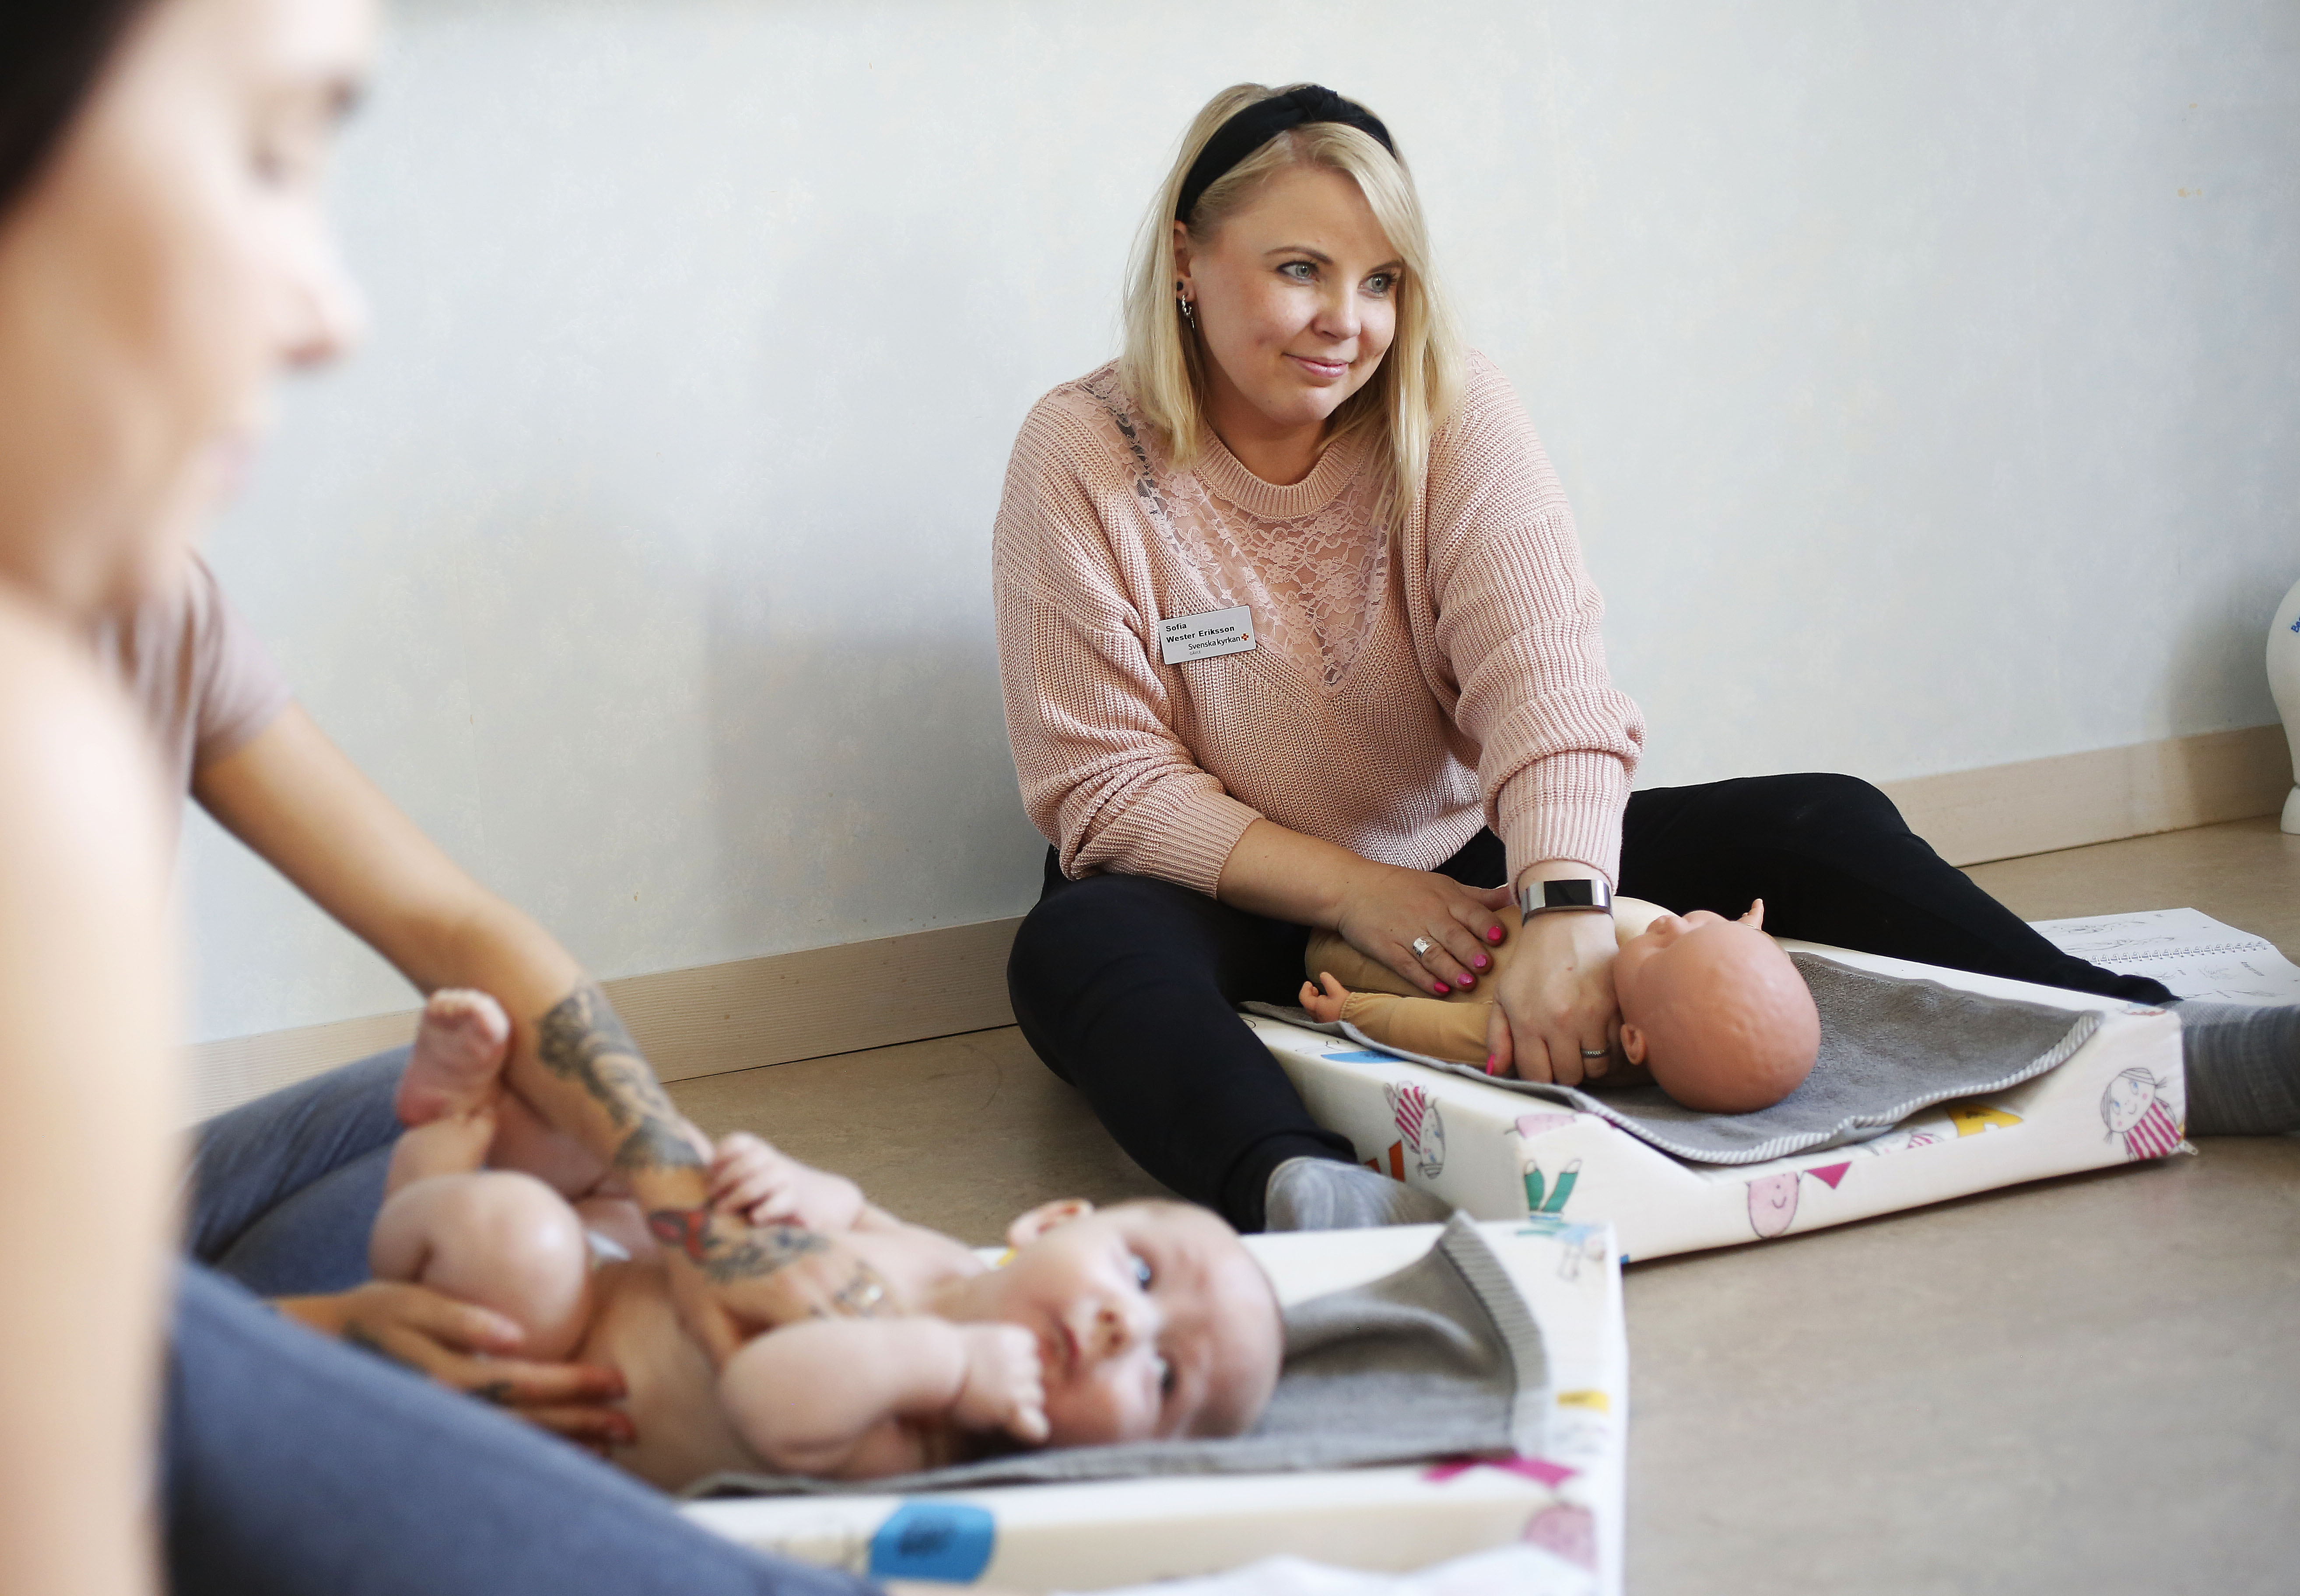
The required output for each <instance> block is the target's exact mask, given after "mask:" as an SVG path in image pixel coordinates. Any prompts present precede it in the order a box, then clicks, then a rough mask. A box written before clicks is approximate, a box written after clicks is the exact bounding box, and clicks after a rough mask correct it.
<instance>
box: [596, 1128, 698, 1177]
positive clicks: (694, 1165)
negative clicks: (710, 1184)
mask: <svg viewBox="0 0 2300 1596" xmlns="http://www.w3.org/2000/svg"><path fill="white" fill-rule="evenodd" d="M614 1166H615V1168H616V1169H617V1170H619V1171H620V1172H621V1173H622V1174H625V1175H634V1174H637V1173H638V1172H639V1171H640V1170H643V1169H700V1168H704V1160H703V1155H702V1154H701V1153H699V1152H697V1151H695V1143H692V1142H690V1141H688V1140H687V1135H686V1133H685V1132H683V1131H682V1130H680V1129H679V1126H676V1125H673V1124H671V1123H670V1122H668V1121H666V1120H662V1119H658V1118H655V1117H654V1116H653V1115H649V1116H648V1117H647V1118H645V1119H642V1120H641V1121H639V1127H638V1129H637V1130H635V1131H633V1132H632V1133H631V1134H630V1135H628V1136H626V1137H624V1138H623V1143H622V1145H621V1146H620V1147H618V1148H616V1149H615V1157H614Z"/></svg>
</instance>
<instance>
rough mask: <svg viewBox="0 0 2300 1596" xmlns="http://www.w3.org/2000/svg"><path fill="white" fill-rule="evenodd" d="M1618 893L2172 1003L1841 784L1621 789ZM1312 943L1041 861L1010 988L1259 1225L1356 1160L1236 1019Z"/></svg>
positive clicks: (1192, 1188) (1032, 1017) (1101, 1087)
mask: <svg viewBox="0 0 2300 1596" xmlns="http://www.w3.org/2000/svg"><path fill="white" fill-rule="evenodd" d="M1438 869H1439V870H1440V871H1441V872H1442V873H1444V874H1446V875H1447V876H1451V877H1454V879H1455V880H1456V881H1460V882H1463V883H1465V884H1467V885H1472V886H1496V885H1500V883H1501V880H1502V877H1503V874H1504V869H1506V866H1505V864H1504V856H1503V851H1502V844H1501V842H1500V839H1498V838H1497V837H1496V836H1495V835H1493V834H1492V833H1491V832H1489V831H1488V832H1480V833H1479V835H1476V836H1474V837H1472V838H1471V839H1470V842H1469V843H1468V844H1467V845H1466V846H1464V847H1463V850H1462V851H1461V852H1459V853H1457V854H1455V855H1454V857H1453V858H1451V859H1449V860H1446V862H1445V863H1444V864H1442V865H1440V866H1438ZM1621 891H1622V893H1623V894H1627V895H1629V896H1631V897H1638V898H1647V899H1651V900H1652V901H1653V902H1656V903H1661V904H1663V905H1666V906H1667V907H1668V908H1670V909H1672V910H1677V911H1678V912H1679V913H1680V914H1684V913H1690V912H1691V911H1692V910H1696V909H1707V910H1714V911H1715V912H1717V913H1719V914H1724V915H1738V914H1740V913H1741V912H1743V911H1744V910H1746V909H1747V908H1748V907H1749V902H1750V900H1751V899H1753V898H1763V899H1764V901H1765V929H1766V930H1768V931H1770V932H1772V933H1773V934H1774V935H1779V936H1795V937H1803V938H1805V939H1807V940H1809V941H1813V942H1825V943H1835V944H1836V945H1837V946H1838V947H1844V948H1854V949H1859V950H1861V951H1863V952H1871V953H1883V954H1887V955H1889V956H1891V957H1893V958H1896V959H1913V960H1919V961H1921V962H1922V963H1926V964H1938V965H1943V966H1946V967H1947V968H1952V969H1969V970H1978V971H1980V972H1982V973H1983V974H1987V975H1993V976H2008V977H2012V978H2013V979H2015V980H2021V981H2033V982H2036V983H2038V984H2039V985H2046V986H2064V987H2069V988H2071V989H2073V990H2075V991H2078V992H2091V993H2103V994H2104V995H2107V996H2112V997H2120V998H2126V999H2129V1000H2131V1001H2132V1002H2144V1003H2159V1002H2165V1001H2166V1000H2168V999H2169V998H2170V997H2171V993H2168V992H2167V991H2166V990H2165V989H2164V988H2163V987H2162V986H2160V985H2157V984H2156V983H2155V982H2154V981H2150V980H2146V979H2145V978H2142V977H2137V976H2120V975H2117V974H2115V973H2114V972H2113V971H2110V970H2104V969H2102V968H2099V967H2097V966H2096V965H2091V964H2087V963H2086V962H2084V961H2083V960H2080V959H2072V958H2071V957H2070V956H2069V955H2068V954H2066V953H2063V952H2061V951H2060V950H2059V949H2058V948H2055V947H2054V946H2053V944H2052V943H2048V942H2046V940H2045V939H2044V938H2043V937H2041V936H2039V935H2037V933H2035V932H2034V931H2031V930H2030V929H2029V927H2027V926H2026V925H2025V924H2023V923H2022V922H2021V919H2020V918H2019V917H2018V916H2016V915H2014V914H2013V912H2012V911H2011V910H2008V909H2006V908H2005V907H2004V905H2003V904H2001V903H1999V902H1996V899H1994V898H1992V897H1990V896H1989V895H1988V894H1987V893H1984V892H1982V891H1981V890H1980V889H1979V887H1977V886H1975V885H1973V884H1972V883H1971V881H1970V880H1968V879H1967V878H1966V877H1965V875H1964V873H1963V871H1961V870H1959V869H1956V868H1955V867H1954V866H1953V865H1950V864H1948V863H1947V862H1946V860H1943V859H1942V858H1941V857H1940V855H1939V854H1938V853H1935V852H1933V851H1932V849H1931V847H1930V846H1929V845H1928V844H1926V843H1925V841H1924V840H1923V839H1922V838H1921V837H1919V836H1917V835H1915V834H1914V833H1913V832H1912V831H1910V829H1909V828H1908V827H1907V825H1906V824H1904V822H1903V820H1902V819H1901V816H1900V811H1899V810H1896V809H1895V808H1894V807H1893V803H1892V801H1891V800H1890V799H1888V798H1887V797H1886V796H1885V794H1882V793H1880V792H1879V791H1878V790H1877V789H1876V788H1875V787H1873V786H1870V785H1869V784H1868V783H1867V782H1865V781H1860V780H1857V779H1855V778H1854V777H1848V776H1767V777H1751V778H1748V779H1746V780H1741V781H1721V782H1712V783H1710V784H1708V785H1707V786H1696V787H1657V788H1654V789H1652V790H1650V791H1647V792H1642V793H1636V794H1631V795H1630V797H1629V810H1628V813H1627V814H1626V815H1625V816H1624V817H1623V821H1622V837H1621ZM1308 935H1309V933H1308V932H1307V931H1306V930H1304V928H1303V927H1300V926H1289V925H1287V924H1286V923H1284V922H1283V921H1279V920H1272V919H1263V917H1262V916H1260V915H1254V914H1246V913H1244V912H1242V911H1240V910H1235V909H1230V908H1228V907H1226V906H1224V905H1222V904H1221V903H1218V902H1214V901H1213V899H1211V898H1207V897H1203V896H1201V895H1199V894H1196V893H1194V892H1191V891H1189V890H1188V889H1187V888H1184V887H1179V886H1175V885H1171V884H1170V883H1167V882H1163V881H1153V880H1150V879H1148V878H1146V877H1139V876H1089V877H1087V878H1086V879H1084V880H1082V881H1071V880H1068V879H1066V878H1065V877H1063V874H1062V871H1061V869H1060V868H1059V866H1058V865H1057V864H1056V863H1055V860H1054V854H1053V852H1051V851H1049V852H1048V854H1047V857H1046V890H1045V893H1044V894H1043V895H1042V896H1041V897H1040V898H1039V900H1038V907H1036V908H1035V909H1033V910H1031V911H1030V915H1029V919H1026V920H1024V921H1023V922H1022V929H1021V935H1018V936H1017V937H1016V938H1015V940H1014V951H1013V956H1012V957H1011V958H1010V959H1009V960H1008V962H1007V966H1006V985H1007V990H1008V992H1009V993H1011V994H1012V996H1013V1002H1014V1017H1015V1018H1016V1019H1017V1020H1019V1021H1020V1022H1021V1027H1022V1035H1024V1036H1026V1037H1028V1038H1029V1043H1030V1045H1031V1047H1033V1048H1034V1049H1036V1050H1037V1052H1038V1057H1039V1058H1041V1059H1043V1060H1046V1066H1047V1068H1050V1069H1052V1070H1053V1071H1054V1073H1055V1074H1056V1075H1058V1076H1062V1077H1063V1079H1064V1080H1066V1081H1068V1082H1070V1083H1071V1085H1074V1086H1076V1087H1077V1088H1078V1089H1079V1091H1081V1092H1083V1093H1086V1098H1087V1101H1088V1102H1089V1103H1090V1104H1092V1105H1093V1108H1094V1111H1095V1113H1096V1115H1097V1116H1099V1117H1100V1118H1101V1120H1102V1122H1103V1124H1104V1125H1105V1126H1109V1127H1110V1132H1111V1135H1113V1136H1115V1137H1116V1138H1117V1139H1118V1143H1119V1145H1120V1146H1121V1147H1123V1148H1125V1149H1126V1151H1127V1152H1128V1153H1129V1155H1130V1156H1131V1157H1132V1158H1133V1159H1134V1160H1135V1161H1136V1162H1137V1163H1138V1164H1140V1165H1141V1166H1142V1167H1143V1168H1145V1169H1147V1170H1148V1171H1149V1172H1150V1173H1151V1174H1153V1175H1154V1176H1157V1177H1158V1178H1159V1179H1160V1180H1163V1181H1164V1182H1165V1183H1166V1184H1167V1185H1170V1186H1171V1187H1173V1188H1174V1189H1175V1190H1176V1191H1178V1192H1179V1193H1182V1194H1183V1195H1184V1196H1187V1197H1189V1198H1192V1199H1194V1200H1196V1201H1199V1202H1204V1203H1205V1204H1207V1205H1209V1206H1211V1207H1213V1208H1217V1209H1221V1211H1222V1213H1223V1214H1224V1215H1226V1216H1227V1217H1228V1218H1229V1220H1230V1222H1231V1223H1232V1224H1234V1225H1237V1226H1239V1227H1240V1228H1241V1229H1248V1230H1251V1229H1258V1228H1260V1226H1261V1224H1262V1193H1263V1186H1264V1185H1266V1184H1267V1183H1268V1181H1269V1178H1270V1172H1271V1170H1272V1169H1275V1168H1277V1167H1278V1165H1279V1163H1281V1162H1283V1161H1284V1160H1287V1159H1289V1158H1294V1157H1296V1156H1298V1155H1301V1154H1305V1153H1306V1154H1313V1155H1322V1156H1325V1157H1329V1158H1340V1159H1348V1158H1351V1157H1353V1156H1354V1154H1353V1153H1352V1151H1351V1149H1350V1144H1349V1142H1348V1140H1347V1138H1346V1137H1343V1136H1339V1135H1335V1134H1334V1133H1332V1132H1330V1131H1325V1130H1321V1129H1320V1128H1318V1126H1315V1125H1313V1124H1312V1123H1311V1120H1310V1116H1309V1113H1308V1111H1307V1110H1304V1108H1303V1106H1302V1100H1301V1098H1300V1097H1299V1096H1297V1095H1296V1093H1295V1091H1294V1086H1293V1083H1291V1082H1290V1081H1288V1079H1287V1078H1286V1075H1285V1072H1284V1071H1283V1070H1281V1069H1280V1068H1279V1067H1278V1063H1277V1060H1274V1059H1272V1058H1271V1056H1270V1054H1269V1052H1268V1051H1267V1050H1266V1049H1264V1048H1263V1045H1262V1044H1261V1043H1259V1042H1257V1041H1255V1040H1254V1034H1253V1033H1252V1032H1251V1031H1249V1030H1247V1029H1246V1027H1245V1026H1244V1025H1242V1024H1241V1023H1240V1022H1239V1020H1238V1016H1237V1015H1236V1013H1235V1012H1233V1010H1234V1007H1235V1005H1237V1004H1238V1003H1241V1002H1247V1001H1249V1000H1255V999H1258V1000H1260V1001H1262V1002H1279V1003H1283V1002H1293V1001H1295V998H1296V994H1297V993H1299V991H1300V989H1301V985H1302V951H1303V946H1304V943H1305V942H1306V941H1307V939H1308Z"/></svg>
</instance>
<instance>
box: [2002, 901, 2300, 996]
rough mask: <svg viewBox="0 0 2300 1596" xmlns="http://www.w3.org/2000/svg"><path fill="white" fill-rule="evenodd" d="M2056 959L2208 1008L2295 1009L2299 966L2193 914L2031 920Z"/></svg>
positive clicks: (2246, 935) (2247, 935)
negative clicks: (2140, 980) (2155, 986)
mask: <svg viewBox="0 0 2300 1596" xmlns="http://www.w3.org/2000/svg"><path fill="white" fill-rule="evenodd" d="M2029 924H2030V925H2031V926H2033V927H2035V928H2036V929H2037V930H2038V931H2039V932H2041V933H2043V935H2044V938H2045V940H2046V942H2049V943H2052V944H2053V945H2054V947H2056V948H2058V949H2060V950H2061V952H2063V953H2073V954H2075V955H2076V956H2077V957H2078V958H2079V959H2082V960H2087V961H2088V962H2090V963H2093V964H2097V965H2102V966H2104V967H2105V968H2109V969H2113V970H2115V971H2116V972H2117V973H2118V974H2120V975H2127V976H2146V977H2149V978H2150V979H2152V980H2157V981H2162V982H2163V983H2164V985H2167V986H2169V987H2171V989H2172V994H2173V995H2174V996H2175V997H2184V998H2200V999H2202V1000H2203V1001H2204V1002H2208V1003H2260V1004H2278V1003H2300V965H2295V964H2293V963H2292V961H2291V960H2288V959H2287V958H2285V957H2284V955H2283V954H2281V953H2279V952H2277V951H2276V944H2275V943H2271V942H2270V941H2269V940H2268V938H2266V937H2264V936H2254V935H2253V934H2252V933H2251V932H2249V931H2239V930H2238V929H2237V928H2236V927H2234V926H2223V925H2222V924H2221V923H2220V921H2218V920H2216V919H2213V917H2212V916H2210V915H2208V914H2205V913H2203V912H2202V911H2200V910H2194V909H2144V910H2139V911H2138V913H2134V914H2096V915H2088V916H2086V917H2083V918H2081V919H2070V920H2032V921H2030V922H2029Z"/></svg>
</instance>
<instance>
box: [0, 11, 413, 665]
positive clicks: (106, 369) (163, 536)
mask: <svg viewBox="0 0 2300 1596" xmlns="http://www.w3.org/2000/svg"><path fill="white" fill-rule="evenodd" d="M374 25H375V16H374V6H373V3H372V0H156V3H155V4H152V5H151V6H150V7H148V8H147V9H146V11H145V12H143V13H142V14H141V15H140V16H139V17H138V18H137V20H136V21H135V22H134V23H133V24H132V25H131V27H130V29H129V32H128V34H127V36H126V37H124V38H123V39H122V41H121V45H120V46H119V48H118V49H116V50H115V51H114V53H113V55H112V60H111V62H109V64H108V65H107V66H106V68H105V70H104V75H103V76H102V77H101V78H99V79H97V81H96V84H95V85H94V86H93V87H92V89H91V91H90V93H89V95H88V96H87V99H86V100H85V102H84V103H83V104H82V106H81V108H80V111H79V115H78V117H77V118H76V120H75V121H73V123H72V124H71V127H69V128H68V129H66V130H65V133H64V136H63V140H62V141H61V142H60V143H59V145H57V146H56V148H55V149H54V152H53V153H52V154H51V156H50V159H49V162H48V164H47V166H46V169H45V170H43V171H42V172H41V173H40V174H38V176H37V178H36V179H35V180H34V182H33V185H32V186H31V187H29V189H27V190H25V191H24V192H23V193H21V195H19V196H18V198H17V200H16V202H15V204H14V206H13V208H12V210H11V211H9V212H7V213H6V214H5V215H0V415H4V416H5V417H6V418H7V421H6V424H5V425H4V426H0V579H4V580H6V581H9V582H11V583H12V584H13V585H14V586H16V587H17V588H18V589H19V590H20V591H21V592H23V593H25V594H28V595H29V596H31V597H33V598H34V599H36V600H37V601H38V602H40V603H43V604H45V605H46V606H47V607H49V608H51V609H53V610H56V611H61V612H63V614H65V615H67V616H69V617H72V618H75V619H78V618H85V617H87V616H88V615H91V614H93V613H95V612H96V611H100V610H103V609H105V608H108V607H111V606H115V605H119V604H122V603H130V602H133V601H134V600H135V599H137V597H139V596H141V595H143V594H146V593H148V592H150V591H151V590H152V589H153V587H154V586H155V585H156V584H157V583H158V582H159V581H161V580H162V579H164V578H165V576H166V573H168V572H170V571H171V570H172V569H174V567H175V565H176V563H177V561H178V560H179V557H180V554H181V551H182V548H183V546H184V544H186V543H187V542H188V540H189V539H190V537H191V535H192V533H193V532H194V531H195V530H196V528H197V527H198V526H199V525H200V524H201V522H202V521H203V520H204V519H205V517H206V516H207V514H208V513H209V512H210V511H212V509H213V508H214V507H215V506H216V504H217V503H219V501H220V500H221V498H222V497H223V496H224V495H226V494H227V493H229V491H230V489H231V488H232V487H233V486H234V485H235V484H236V482H237V479H238V477H239V476H240V474H241V472H242V470H244V469H245V466H246V461H247V459H248V456H249V453H250V452H251V450H252V448H253V446H254V442H255V440H256V438H257V437H258V436H260V435H261V433H262V430H263V428H264V426H265V423H266V421H267V420H268V397H269V392H270V387H271V378H272V376H273V375H274V373H276V372H277V371H278V370H279V369H280V368H281V367H282V366H287V365H302V364H310V363H313V362H321V361H324V360H327V359H329V358H330V357H331V356H333V355H335V354H337V353H340V352H341V351H342V350H344V349H345V348H346V346H347V345H349V344H350V343H351V342H352V340H353V339H354V337H355V336H356V334H357V331H358V328H359V323H360V320H361V317H362V309H361V306H360V303H359V300H358V296H357V293H356V291H355V290H354V287H353V286H352V284H351V283H350V281H349V280H348V278H346V276H345V274H344V271H343V268H342V266H341V264H340V262H338V260H337V254H336V247H335V241H334V238H333V236H332V234H331V232H330V229H329V224H328V221H327V218H326V216H325V213H324V212H323V210H322V207H321V192H320V187H321V176H322V174H323V172H324V170H325V167H326V163H327V157H328V154H329V149H330V146H331V145H332V143H333V141H334V135H335V129H336V125H337V121H339V119H340V118H341V116H342V114H343V112H344V111H345V109H346V107H347V106H348V105H349V104H350V103H351V101H352V99H353V98H354V95H355V92H356V89H357V87H358V85H359V83H360V81H361V80H362V77H363V75H364V72H365V71H366V64H367V61H368V56H369V54H370V50H371V41H372V35H373V29H374Z"/></svg>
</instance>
